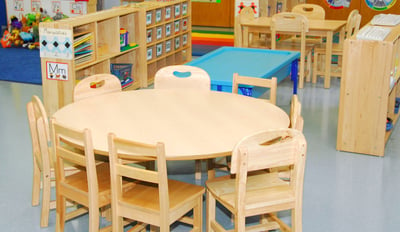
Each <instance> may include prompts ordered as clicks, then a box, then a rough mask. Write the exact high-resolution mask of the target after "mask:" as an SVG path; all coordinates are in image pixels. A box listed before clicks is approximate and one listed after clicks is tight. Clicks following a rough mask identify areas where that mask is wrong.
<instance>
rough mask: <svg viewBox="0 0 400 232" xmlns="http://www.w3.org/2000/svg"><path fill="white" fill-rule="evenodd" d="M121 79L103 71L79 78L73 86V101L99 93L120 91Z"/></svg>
mask: <svg viewBox="0 0 400 232" xmlns="http://www.w3.org/2000/svg"><path fill="white" fill-rule="evenodd" d="M121 89H122V88H121V81H120V80H119V79H118V77H116V76H114V75H112V74H108V73H103V74H96V75H92V76H89V77H86V78H84V79H83V80H81V81H80V82H79V83H78V84H77V85H76V86H75V88H74V101H79V100H82V99H85V98H88V97H93V96H97V95H100V94H106V93H113V92H118V91H121Z"/></svg>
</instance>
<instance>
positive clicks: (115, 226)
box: [111, 204, 124, 232]
mask: <svg viewBox="0 0 400 232" xmlns="http://www.w3.org/2000/svg"><path fill="white" fill-rule="evenodd" d="M116 207H117V206H114V205H113V204H111V208H112V213H111V218H112V220H111V221H112V222H113V223H112V231H115V232H121V231H124V225H123V218H122V217H119V216H118V215H117V208H116Z"/></svg>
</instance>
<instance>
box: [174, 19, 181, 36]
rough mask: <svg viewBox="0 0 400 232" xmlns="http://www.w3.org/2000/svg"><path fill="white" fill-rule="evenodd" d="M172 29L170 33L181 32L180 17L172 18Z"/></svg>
mask: <svg viewBox="0 0 400 232" xmlns="http://www.w3.org/2000/svg"><path fill="white" fill-rule="evenodd" d="M173 28H174V31H173V33H172V34H175V35H176V34H179V33H180V32H181V19H176V20H174V27H173Z"/></svg>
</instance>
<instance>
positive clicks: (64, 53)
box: [39, 27, 74, 60]
mask: <svg viewBox="0 0 400 232" xmlns="http://www.w3.org/2000/svg"><path fill="white" fill-rule="evenodd" d="M39 35H40V38H39V41H40V57H42V58H56V59H66V60H72V59H73V51H72V50H73V47H74V46H73V38H72V30H66V29H57V28H43V27H41V28H39Z"/></svg>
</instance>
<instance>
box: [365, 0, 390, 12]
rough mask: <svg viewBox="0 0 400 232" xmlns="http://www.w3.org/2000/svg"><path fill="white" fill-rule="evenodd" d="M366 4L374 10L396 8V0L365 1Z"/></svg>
mask: <svg viewBox="0 0 400 232" xmlns="http://www.w3.org/2000/svg"><path fill="white" fill-rule="evenodd" d="M365 3H367V5H368V7H369V8H371V9H373V10H376V11H382V10H387V9H390V8H391V7H392V6H394V4H395V3H396V0H365Z"/></svg>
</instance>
